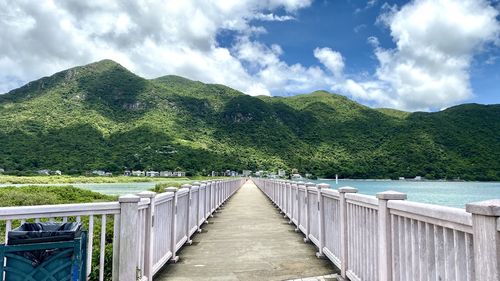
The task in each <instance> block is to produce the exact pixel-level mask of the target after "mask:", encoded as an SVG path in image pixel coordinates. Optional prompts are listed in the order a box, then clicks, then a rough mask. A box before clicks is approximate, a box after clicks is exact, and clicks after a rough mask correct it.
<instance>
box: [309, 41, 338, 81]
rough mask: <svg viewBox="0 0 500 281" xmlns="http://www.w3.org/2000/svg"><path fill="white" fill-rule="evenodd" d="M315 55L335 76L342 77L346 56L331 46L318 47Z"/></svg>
mask: <svg viewBox="0 0 500 281" xmlns="http://www.w3.org/2000/svg"><path fill="white" fill-rule="evenodd" d="M314 56H315V57H316V58H317V59H318V60H319V61H320V62H321V63H322V64H323V65H325V66H326V67H327V68H328V69H329V70H330V71H331V72H332V73H333V75H334V76H335V77H337V78H340V77H341V76H342V73H343V71H344V58H343V57H342V55H341V54H340V53H339V52H336V51H333V50H332V49H330V48H316V49H315V50H314Z"/></svg>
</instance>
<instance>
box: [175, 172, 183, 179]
mask: <svg viewBox="0 0 500 281" xmlns="http://www.w3.org/2000/svg"><path fill="white" fill-rule="evenodd" d="M172 176H173V177H179V178H181V177H185V176H186V172H173V173H172Z"/></svg>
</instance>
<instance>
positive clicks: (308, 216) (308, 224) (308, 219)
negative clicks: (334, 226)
mask: <svg viewBox="0 0 500 281" xmlns="http://www.w3.org/2000/svg"><path fill="white" fill-rule="evenodd" d="M315 186H316V184H315V183H312V182H308V183H306V192H305V194H304V206H306V213H305V215H306V238H304V242H309V234H311V216H314V215H318V213H317V211H316V212H315V213H316V214H311V210H310V208H309V196H311V194H309V188H310V187H315ZM314 209H315V210H317V209H316V208H314Z"/></svg>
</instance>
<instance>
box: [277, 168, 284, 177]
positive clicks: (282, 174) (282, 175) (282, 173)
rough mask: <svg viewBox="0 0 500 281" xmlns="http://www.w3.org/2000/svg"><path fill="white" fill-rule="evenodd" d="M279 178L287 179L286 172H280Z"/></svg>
mask: <svg viewBox="0 0 500 281" xmlns="http://www.w3.org/2000/svg"><path fill="white" fill-rule="evenodd" d="M278 177H280V178H284V177H286V171H285V170H281V169H280V170H278Z"/></svg>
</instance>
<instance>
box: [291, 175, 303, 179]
mask: <svg viewBox="0 0 500 281" xmlns="http://www.w3.org/2000/svg"><path fill="white" fill-rule="evenodd" d="M301 179H303V178H302V176H301V175H300V174H292V180H301Z"/></svg>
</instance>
